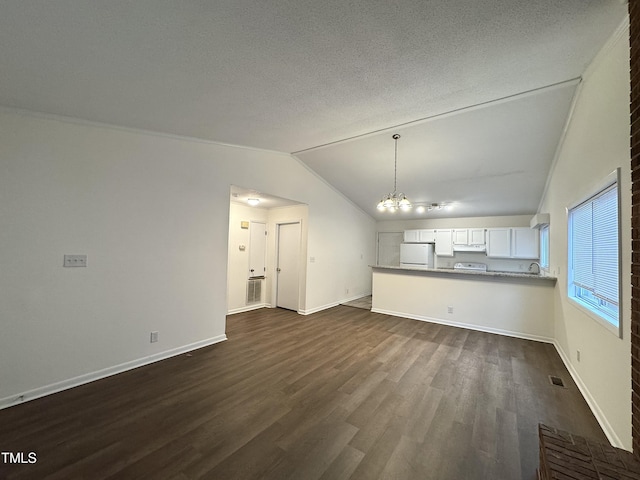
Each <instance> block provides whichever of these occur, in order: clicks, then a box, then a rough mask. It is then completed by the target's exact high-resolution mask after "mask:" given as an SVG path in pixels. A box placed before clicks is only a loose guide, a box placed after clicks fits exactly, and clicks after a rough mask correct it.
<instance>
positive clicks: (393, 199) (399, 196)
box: [378, 133, 411, 212]
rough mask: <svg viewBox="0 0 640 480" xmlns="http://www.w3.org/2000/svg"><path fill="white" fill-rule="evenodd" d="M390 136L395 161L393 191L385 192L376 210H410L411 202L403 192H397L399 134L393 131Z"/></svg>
mask: <svg viewBox="0 0 640 480" xmlns="http://www.w3.org/2000/svg"><path fill="white" fill-rule="evenodd" d="M391 138H393V140H395V142H396V143H395V161H394V171H393V193H387V194H386V195H385V196H384V197H382V200H380V202H379V203H378V210H380V211H385V210H387V211H389V212H395V211H396V210H398V209H400V210H404V211H406V210H410V209H411V202H410V201H409V199H408V198H407V196H406V195H405V194H404V193H397V192H398V188H397V187H398V139H399V138H400V135H398V134H397V133H395V134H394V135H393V136H392V137H391Z"/></svg>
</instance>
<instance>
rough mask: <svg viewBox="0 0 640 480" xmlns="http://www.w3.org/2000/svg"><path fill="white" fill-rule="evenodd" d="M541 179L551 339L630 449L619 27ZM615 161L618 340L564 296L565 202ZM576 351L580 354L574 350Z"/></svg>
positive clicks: (624, 117) (624, 56) (613, 433)
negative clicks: (551, 280)
mask: <svg viewBox="0 0 640 480" xmlns="http://www.w3.org/2000/svg"><path fill="white" fill-rule="evenodd" d="M577 95H578V96H577V97H576V100H575V106H574V110H573V114H572V116H571V118H570V119H569V122H568V125H567V130H566V135H565V137H564V141H563V143H562V144H561V146H560V149H559V152H558V157H557V161H556V163H555V166H554V168H553V170H552V173H551V175H550V177H549V181H548V185H547V190H546V194H545V197H544V198H543V201H542V203H541V207H540V211H541V212H545V213H550V215H551V222H550V228H549V232H550V249H549V252H550V270H551V272H552V273H553V274H555V275H556V276H557V277H558V282H557V284H556V288H555V292H554V293H555V306H554V315H555V328H554V337H555V344H556V347H557V348H558V351H559V352H560V354H561V356H562V357H563V360H564V362H565V364H567V366H568V368H569V370H570V372H571V373H572V376H573V377H574V378H575V379H576V381H577V383H578V385H579V387H580V388H581V390H582V392H583V394H584V396H585V398H586V400H587V402H588V403H589V404H590V406H591V408H592V410H593V412H594V413H595V415H596V417H597V418H598V420H599V422H600V424H601V426H602V427H603V429H604V430H605V433H606V434H607V436H608V438H609V440H610V441H611V443H612V444H613V445H615V446H618V447H623V448H625V449H628V450H630V449H631V447H632V440H631V382H630V378H631V366H630V361H629V358H630V351H631V344H630V333H631V329H630V315H631V311H630V298H631V296H630V295H631V293H630V292H631V288H630V282H629V278H630V276H631V268H630V267H631V226H630V218H631V193H630V191H631V190H630V180H631V175H630V154H629V42H628V30H626V27H625V25H623V26H622V27H621V28H620V29H619V31H618V32H616V34H615V35H614V37H612V39H611V40H610V42H609V43H608V44H607V45H606V46H605V48H603V50H602V51H601V52H600V54H599V55H598V56H597V57H596V59H595V60H594V62H593V63H592V64H591V66H590V67H589V68H588V69H587V72H586V73H585V75H584V78H583V81H582V83H581V85H580V87H579V89H578V93H577ZM618 167H620V168H621V171H622V175H621V177H622V179H621V184H620V186H619V187H620V192H621V205H620V208H621V218H622V220H621V221H622V224H621V240H622V241H621V244H622V251H621V264H622V272H621V279H622V298H621V306H622V310H621V311H622V325H623V328H624V331H623V338H622V339H620V338H618V337H617V336H615V335H614V334H612V333H610V332H609V331H608V330H606V329H605V328H604V327H603V326H601V325H600V324H599V323H598V322H596V321H595V320H594V319H592V318H591V317H590V316H589V315H587V314H586V313H584V311H583V310H581V309H580V308H579V307H577V306H576V305H575V304H574V303H573V302H571V301H569V300H568V298H567V265H568V264H567V238H568V235H567V214H566V208H567V207H569V206H570V205H572V204H574V203H575V202H577V201H580V200H581V199H585V197H586V196H587V195H588V194H590V193H594V192H593V188H595V187H596V186H597V185H598V184H600V183H601V182H602V181H603V180H604V179H605V177H606V176H607V175H608V174H609V173H611V172H612V171H614V170H615V169H616V168H618ZM578 351H580V353H581V355H580V360H578V356H577V352H578Z"/></svg>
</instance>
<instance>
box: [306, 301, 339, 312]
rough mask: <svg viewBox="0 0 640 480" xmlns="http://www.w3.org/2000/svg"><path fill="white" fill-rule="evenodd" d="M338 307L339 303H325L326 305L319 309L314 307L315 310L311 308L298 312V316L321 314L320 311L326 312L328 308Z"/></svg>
mask: <svg viewBox="0 0 640 480" xmlns="http://www.w3.org/2000/svg"><path fill="white" fill-rule="evenodd" d="M338 305H340V302H335V303H333V302H332V303H327V304H326V305H322V306H321V307H315V308H311V309H309V310H298V313H299V314H300V315H311V314H312V313H318V312H321V311H322V310H327V309H328V308H333V307H336V306H338Z"/></svg>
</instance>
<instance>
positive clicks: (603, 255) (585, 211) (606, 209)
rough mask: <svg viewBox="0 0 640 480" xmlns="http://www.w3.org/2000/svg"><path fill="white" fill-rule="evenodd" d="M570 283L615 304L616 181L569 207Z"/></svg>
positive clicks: (616, 264)
mask: <svg viewBox="0 0 640 480" xmlns="http://www.w3.org/2000/svg"><path fill="white" fill-rule="evenodd" d="M571 227H572V235H571V237H572V238H571V248H572V266H573V283H574V284H575V285H576V286H578V287H581V288H584V289H586V290H589V291H590V292H591V293H593V295H594V296H595V297H596V298H599V299H601V300H604V301H606V302H609V303H611V304H613V305H618V292H619V289H618V278H619V275H618V192H617V187H616V185H612V186H611V187H609V188H608V189H606V190H604V191H603V192H601V193H599V194H598V195H596V196H595V197H593V198H591V199H589V200H588V201H586V202H584V203H582V204H580V205H578V206H577V207H576V208H574V209H573V210H571Z"/></svg>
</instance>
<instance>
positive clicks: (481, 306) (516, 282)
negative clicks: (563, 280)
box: [372, 265, 556, 342]
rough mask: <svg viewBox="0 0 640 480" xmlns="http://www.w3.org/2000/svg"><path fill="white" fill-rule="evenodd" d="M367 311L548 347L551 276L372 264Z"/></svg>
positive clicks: (553, 285) (551, 317)
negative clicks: (482, 332) (544, 342)
mask: <svg viewBox="0 0 640 480" xmlns="http://www.w3.org/2000/svg"><path fill="white" fill-rule="evenodd" d="M372 269H373V288H372V293H373V295H372V311H374V312H377V313H383V314H388V315H394V316H401V317H406V318H413V319H416V320H423V321H428V322H434V323H441V324H445V325H452V326H458V327H463V328H469V329H472V330H481V331H484V332H490V333H498V334H502V335H509V336H515V337H520V338H527V339H531V340H539V341H546V342H551V340H552V338H553V308H554V291H555V288H554V287H555V283H556V278H555V277H548V276H542V275H534V274H528V273H517V272H491V271H489V272H475V271H458V270H453V269H435V268H427V269H417V268H410V267H400V266H397V267H396V266H384V265H373V266H372Z"/></svg>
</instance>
